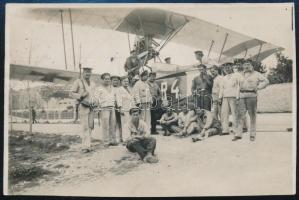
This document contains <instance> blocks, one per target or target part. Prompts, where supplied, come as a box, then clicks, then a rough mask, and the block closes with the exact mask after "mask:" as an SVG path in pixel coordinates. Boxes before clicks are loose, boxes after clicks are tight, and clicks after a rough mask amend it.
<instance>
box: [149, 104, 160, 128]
mask: <svg viewBox="0 0 299 200" xmlns="http://www.w3.org/2000/svg"><path fill="white" fill-rule="evenodd" d="M161 115H162V108H161V106H160V103H158V105H156V104H153V105H152V107H151V133H155V132H156V131H157V129H156V127H157V120H159V119H160V118H161Z"/></svg>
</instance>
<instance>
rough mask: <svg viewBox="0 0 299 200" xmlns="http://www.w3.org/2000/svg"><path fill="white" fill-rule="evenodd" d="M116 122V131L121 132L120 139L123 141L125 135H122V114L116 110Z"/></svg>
mask: <svg viewBox="0 0 299 200" xmlns="http://www.w3.org/2000/svg"><path fill="white" fill-rule="evenodd" d="M115 120H116V129H115V130H118V131H119V139H120V140H121V141H122V140H123V134H122V126H121V116H120V112H119V111H117V110H115Z"/></svg>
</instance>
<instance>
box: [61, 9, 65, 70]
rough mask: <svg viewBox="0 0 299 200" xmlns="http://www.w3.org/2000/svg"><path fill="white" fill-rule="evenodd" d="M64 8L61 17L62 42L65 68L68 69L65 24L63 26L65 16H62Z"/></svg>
mask: <svg viewBox="0 0 299 200" xmlns="http://www.w3.org/2000/svg"><path fill="white" fill-rule="evenodd" d="M62 12H63V11H62V10H61V11H60V17H61V32H62V42H63V52H64V64H65V69H66V70H67V60H66V50H65V38H64V26H63V16H62Z"/></svg>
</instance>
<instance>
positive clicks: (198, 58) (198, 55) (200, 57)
mask: <svg viewBox="0 0 299 200" xmlns="http://www.w3.org/2000/svg"><path fill="white" fill-rule="evenodd" d="M202 57H203V55H202V54H198V53H196V54H195V58H196V60H202Z"/></svg>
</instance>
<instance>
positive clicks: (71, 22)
mask: <svg viewBox="0 0 299 200" xmlns="http://www.w3.org/2000/svg"><path fill="white" fill-rule="evenodd" d="M69 13H70V24H71V36H72V48H73V61H74V70H75V69H76V59H75V45H74V33H73V20H72V11H71V9H69Z"/></svg>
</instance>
